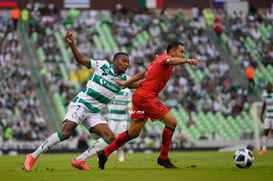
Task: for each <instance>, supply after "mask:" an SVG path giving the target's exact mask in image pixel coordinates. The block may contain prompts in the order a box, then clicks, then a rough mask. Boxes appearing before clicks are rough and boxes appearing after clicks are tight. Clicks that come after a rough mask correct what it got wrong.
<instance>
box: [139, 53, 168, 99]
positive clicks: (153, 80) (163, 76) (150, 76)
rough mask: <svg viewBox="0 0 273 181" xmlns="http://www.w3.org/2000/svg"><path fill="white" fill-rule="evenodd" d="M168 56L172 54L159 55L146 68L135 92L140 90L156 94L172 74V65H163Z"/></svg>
mask: <svg viewBox="0 0 273 181" xmlns="http://www.w3.org/2000/svg"><path fill="white" fill-rule="evenodd" d="M170 57H172V56H171V55H169V54H163V55H160V56H158V57H157V58H156V60H155V61H154V62H152V63H151V64H150V65H149V66H148V67H147V68H146V69H147V72H146V74H145V78H144V80H143V81H142V82H141V83H140V85H139V87H138V88H137V89H136V91H135V92H137V94H139V93H140V92H141V93H145V94H148V93H151V94H154V95H156V96H158V94H159V92H160V91H161V90H162V89H163V88H164V87H165V86H166V84H167V82H168V81H169V79H170V77H171V74H172V69H173V65H164V61H165V60H166V59H167V58H170Z"/></svg>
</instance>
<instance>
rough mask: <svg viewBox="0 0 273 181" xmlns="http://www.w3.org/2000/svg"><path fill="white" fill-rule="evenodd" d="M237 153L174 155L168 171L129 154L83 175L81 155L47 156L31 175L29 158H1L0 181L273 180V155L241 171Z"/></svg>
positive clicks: (150, 158)
mask: <svg viewBox="0 0 273 181" xmlns="http://www.w3.org/2000/svg"><path fill="white" fill-rule="evenodd" d="M233 153H234V152H217V151H181V152H170V153H169V157H170V159H171V160H172V161H173V163H174V164H176V165H177V166H178V167H179V169H165V168H163V167H160V166H158V165H157V162H156V160H157V157H158V155H159V153H150V154H145V153H133V154H125V161H124V162H122V163H120V162H118V161H117V159H118V155H117V154H113V155H111V156H110V158H109V160H108V162H107V163H106V166H105V170H100V169H99V168H98V165H97V162H96V159H97V158H96V157H93V158H90V159H89V160H88V161H87V165H88V166H89V167H91V170H88V171H85V170H84V171H83V170H78V169H75V168H73V167H72V166H71V164H70V163H71V160H72V159H73V158H74V157H76V156H77V155H78V153H73V154H50V153H48V154H44V155H42V156H41V157H40V158H39V160H38V161H37V162H36V163H35V165H34V166H33V168H32V171H31V172H26V171H25V170H24V169H23V164H24V159H25V155H19V156H0V181H70V180H71V181H72V180H73V181H79V180H92V181H108V180H109V181H123V180H124V181H146V180H147V181H153V180H155V181H176V180H177V181H178V180H179V181H183V180H198V181H200V180H209V181H214V180H215V181H216V180H217V181H219V180H220V181H226V180H227V181H235V180H238V181H244V180H245V181H255V180H257V181H265V180H268V181H269V180H272V178H273V151H269V152H268V154H267V155H258V153H257V152H253V153H254V156H255V162H254V164H253V165H252V166H251V168H248V169H239V168H237V167H236V166H235V164H234V163H233V159H232V157H233Z"/></svg>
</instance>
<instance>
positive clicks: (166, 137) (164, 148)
mask: <svg viewBox="0 0 273 181" xmlns="http://www.w3.org/2000/svg"><path fill="white" fill-rule="evenodd" d="M173 132H174V129H172V128H169V127H165V128H164V129H163V131H162V143H161V152H160V156H159V157H160V158H161V159H162V160H167V158H168V152H169V149H170V146H171V142H172V137H173Z"/></svg>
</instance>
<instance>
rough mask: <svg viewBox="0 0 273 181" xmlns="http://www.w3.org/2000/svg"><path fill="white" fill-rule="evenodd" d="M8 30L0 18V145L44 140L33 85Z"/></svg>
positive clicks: (9, 26)
mask: <svg viewBox="0 0 273 181" xmlns="http://www.w3.org/2000/svg"><path fill="white" fill-rule="evenodd" d="M12 27H13V23H12V21H11V19H10V18H7V17H0V40H1V41H0V42H1V43H0V77H1V79H0V141H2V140H3V141H7V142H9V141H13V140H20V141H21V140H22V141H25V140H39V139H44V137H45V136H47V128H46V122H45V119H44V117H43V114H42V111H41V105H40V101H39V99H37V96H36V94H35V92H34V87H35V86H36V85H35V83H33V80H32V79H31V72H30V70H28V69H27V68H26V66H25V65H24V64H25V63H24V61H23V60H22V53H23V52H22V45H21V43H20V40H19V37H18V34H17V33H16V32H14V31H13V28H12Z"/></svg>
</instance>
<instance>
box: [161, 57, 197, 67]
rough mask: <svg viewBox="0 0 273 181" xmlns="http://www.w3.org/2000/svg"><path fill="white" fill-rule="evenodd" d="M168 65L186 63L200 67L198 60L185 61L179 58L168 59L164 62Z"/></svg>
mask: <svg viewBox="0 0 273 181" xmlns="http://www.w3.org/2000/svg"><path fill="white" fill-rule="evenodd" d="M164 63H165V64H166V65H179V64H184V63H189V64H191V65H198V61H197V60H196V59H184V58H178V57H171V58H167V59H166V60H165V62H164Z"/></svg>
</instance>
